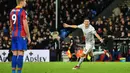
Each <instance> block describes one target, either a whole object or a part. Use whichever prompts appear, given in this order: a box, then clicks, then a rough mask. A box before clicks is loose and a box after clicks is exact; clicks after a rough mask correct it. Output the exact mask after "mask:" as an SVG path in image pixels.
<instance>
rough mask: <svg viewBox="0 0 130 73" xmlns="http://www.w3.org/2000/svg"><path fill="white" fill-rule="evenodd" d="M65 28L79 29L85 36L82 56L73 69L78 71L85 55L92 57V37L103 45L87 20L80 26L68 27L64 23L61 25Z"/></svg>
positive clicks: (93, 42) (93, 41) (93, 44)
mask: <svg viewBox="0 0 130 73" xmlns="http://www.w3.org/2000/svg"><path fill="white" fill-rule="evenodd" d="M63 26H64V27H65V28H67V27H70V28H81V29H82V31H83V33H84V36H85V48H84V50H83V54H82V55H81V58H80V60H79V63H78V64H77V65H76V66H75V67H74V68H73V69H78V68H80V65H81V63H82V62H83V60H84V58H85V56H86V55H87V54H91V56H93V48H94V46H95V39H94V35H95V36H96V37H97V38H98V39H99V40H100V42H101V43H103V39H102V38H101V37H100V36H99V35H98V34H97V33H96V31H95V29H94V27H93V26H92V25H91V24H90V21H89V19H88V18H85V19H84V22H83V23H82V24H80V25H78V26H77V25H68V24H66V23H64V24H63Z"/></svg>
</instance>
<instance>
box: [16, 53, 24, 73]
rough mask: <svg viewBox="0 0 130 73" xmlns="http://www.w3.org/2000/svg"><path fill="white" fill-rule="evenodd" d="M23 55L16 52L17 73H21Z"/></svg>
mask: <svg viewBox="0 0 130 73" xmlns="http://www.w3.org/2000/svg"><path fill="white" fill-rule="evenodd" d="M23 55H24V51H23V50H19V51H18V59H17V65H18V73H21V70H22V67H23Z"/></svg>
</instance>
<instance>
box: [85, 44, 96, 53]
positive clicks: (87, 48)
mask: <svg viewBox="0 0 130 73" xmlns="http://www.w3.org/2000/svg"><path fill="white" fill-rule="evenodd" d="M93 48H94V45H93V44H89V43H86V44H85V47H84V50H83V53H84V54H88V53H89V52H93Z"/></svg>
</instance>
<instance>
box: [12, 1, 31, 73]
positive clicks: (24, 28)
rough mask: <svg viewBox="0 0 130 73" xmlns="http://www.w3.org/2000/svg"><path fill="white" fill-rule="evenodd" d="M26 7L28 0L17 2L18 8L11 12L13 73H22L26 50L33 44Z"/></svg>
mask: <svg viewBox="0 0 130 73" xmlns="http://www.w3.org/2000/svg"><path fill="white" fill-rule="evenodd" d="M25 6H26V0H17V6H16V7H15V8H14V9H12V10H11V12H10V27H11V32H12V41H11V42H12V45H11V50H12V52H13V56H12V73H16V67H18V70H17V73H22V71H21V70H22V67H23V55H24V50H27V40H28V44H29V43H30V42H31V39H30V33H29V27H28V22H27V13H26V11H25V10H24V9H23V7H25Z"/></svg>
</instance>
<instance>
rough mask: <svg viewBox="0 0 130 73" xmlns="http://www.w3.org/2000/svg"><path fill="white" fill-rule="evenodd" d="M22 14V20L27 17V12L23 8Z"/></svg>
mask: <svg viewBox="0 0 130 73" xmlns="http://www.w3.org/2000/svg"><path fill="white" fill-rule="evenodd" d="M22 15H23V20H25V19H27V12H26V11H24V10H23V13H22Z"/></svg>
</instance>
